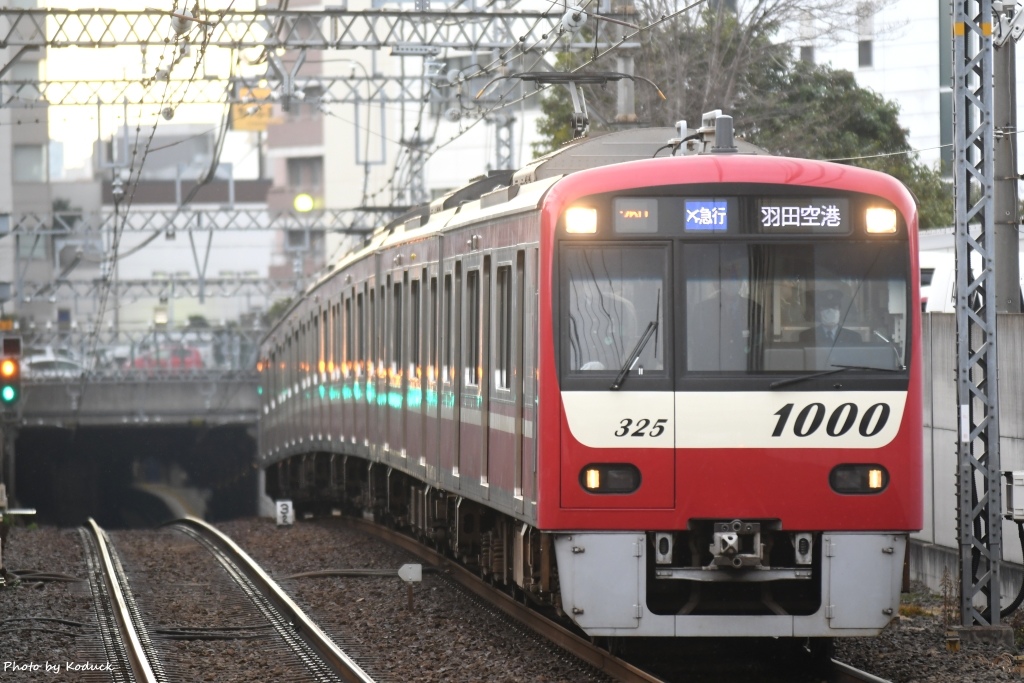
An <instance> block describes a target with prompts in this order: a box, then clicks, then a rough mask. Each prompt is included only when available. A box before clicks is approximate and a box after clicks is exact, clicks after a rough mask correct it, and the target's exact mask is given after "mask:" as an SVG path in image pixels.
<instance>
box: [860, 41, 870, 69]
mask: <svg viewBox="0 0 1024 683" xmlns="http://www.w3.org/2000/svg"><path fill="white" fill-rule="evenodd" d="M872 43H873V41H871V40H860V41H858V42H857V65H858V66H862V67H865V66H874V64H873V54H872V52H873V50H872Z"/></svg>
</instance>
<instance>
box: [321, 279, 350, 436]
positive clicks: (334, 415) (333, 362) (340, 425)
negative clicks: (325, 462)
mask: <svg viewBox="0 0 1024 683" xmlns="http://www.w3.org/2000/svg"><path fill="white" fill-rule="evenodd" d="M344 299H345V295H344V292H342V293H341V294H339V295H338V298H337V299H336V300H335V301H334V303H332V304H331V337H330V343H331V357H330V361H329V362H328V363H327V381H328V384H327V410H328V418H327V425H326V429H327V430H328V432H327V438H328V439H330V441H331V445H332V446H334V445H335V444H337V443H338V442H339V440H340V439H341V435H342V433H343V432H344V421H343V413H342V409H343V406H342V404H341V348H342V341H341V339H342V334H343V333H344V327H343V324H344V320H343V318H342V316H341V311H342V306H343V301H344ZM333 450H335V449H334V448H332V451H333Z"/></svg>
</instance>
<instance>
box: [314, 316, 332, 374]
mask: <svg viewBox="0 0 1024 683" xmlns="http://www.w3.org/2000/svg"><path fill="white" fill-rule="evenodd" d="M327 315H328V313H327V309H326V308H325V309H324V310H323V311H321V313H320V335H319V336H318V337H317V340H318V341H319V342H320V363H319V365H318V367H317V370H319V371H320V372H321V373H323V372H326V371H327V369H328V368H330V367H331V365H333V358H332V357H331V346H332V345H331V334H332V330H331V326H330V325H329V324H328V319H327Z"/></svg>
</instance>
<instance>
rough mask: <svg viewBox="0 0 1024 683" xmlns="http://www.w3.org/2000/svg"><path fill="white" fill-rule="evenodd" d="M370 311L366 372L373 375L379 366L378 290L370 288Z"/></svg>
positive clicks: (367, 322) (367, 321) (367, 323)
mask: <svg viewBox="0 0 1024 683" xmlns="http://www.w3.org/2000/svg"><path fill="white" fill-rule="evenodd" d="M369 289H370V309H369V311H367V313H368V317H367V320H366V326H367V333H368V334H369V340H368V346H367V349H366V371H367V373H370V374H373V373H374V372H375V371H376V370H375V368H376V364H377V288H376V287H370V288H369Z"/></svg>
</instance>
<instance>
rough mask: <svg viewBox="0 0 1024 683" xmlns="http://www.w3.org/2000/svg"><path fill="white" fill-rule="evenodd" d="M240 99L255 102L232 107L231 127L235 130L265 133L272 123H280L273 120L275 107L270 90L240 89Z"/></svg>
mask: <svg viewBox="0 0 1024 683" xmlns="http://www.w3.org/2000/svg"><path fill="white" fill-rule="evenodd" d="M238 97H239V99H242V100H248V99H252V100H253V101H252V102H246V103H245V104H233V105H231V127H232V128H234V129H235V130H249V131H264V130H266V129H267V126H268V125H270V124H271V123H277V122H278V120H277V119H275V118H273V113H274V105H273V104H272V103H271V102H270V101H269V100H270V88H239V89H238ZM260 102H265V103H266V104H259V103H260Z"/></svg>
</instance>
